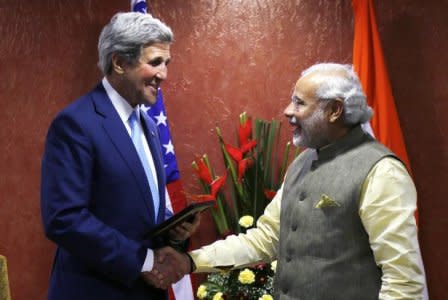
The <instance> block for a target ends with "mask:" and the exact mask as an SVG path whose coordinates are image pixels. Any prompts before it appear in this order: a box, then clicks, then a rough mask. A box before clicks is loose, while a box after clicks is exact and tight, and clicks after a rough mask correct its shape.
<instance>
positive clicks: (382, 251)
mask: <svg viewBox="0 0 448 300" xmlns="http://www.w3.org/2000/svg"><path fill="white" fill-rule="evenodd" d="M416 198H417V195H416V190H415V186H414V183H413V182H412V179H411V177H410V176H409V174H408V172H407V171H406V169H405V167H404V166H403V164H402V163H401V162H399V161H398V160H396V159H393V158H384V159H382V160H380V161H379V162H378V163H377V164H376V165H375V166H374V168H373V169H372V170H371V171H370V173H369V175H368V176H367V178H366V180H365V182H364V184H363V188H362V191H361V198H360V208H359V214H360V217H361V220H362V222H363V224H364V227H365V229H366V231H367V233H368V235H369V241H370V246H371V248H372V251H373V254H374V256H375V261H376V263H377V265H378V266H379V267H380V268H381V269H382V271H383V276H382V286H381V291H380V294H379V299H382V300H386V299H387V300H389V299H401V300H403V299H412V300H418V299H425V297H424V295H425V293H426V290H425V273H424V268H423V263H422V259H421V255H420V248H419V244H418V238H417V226H416V223H415V218H414V212H415V210H416Z"/></svg>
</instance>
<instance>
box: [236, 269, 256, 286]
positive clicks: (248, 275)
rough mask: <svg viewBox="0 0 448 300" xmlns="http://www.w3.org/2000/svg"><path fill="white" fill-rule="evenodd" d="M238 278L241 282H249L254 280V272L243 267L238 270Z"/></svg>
mask: <svg viewBox="0 0 448 300" xmlns="http://www.w3.org/2000/svg"><path fill="white" fill-rule="evenodd" d="M238 280H239V281H240V282H241V283H242V284H251V283H253V282H255V274H254V272H252V271H251V270H249V269H244V270H243V271H241V272H240V275H239V276H238Z"/></svg>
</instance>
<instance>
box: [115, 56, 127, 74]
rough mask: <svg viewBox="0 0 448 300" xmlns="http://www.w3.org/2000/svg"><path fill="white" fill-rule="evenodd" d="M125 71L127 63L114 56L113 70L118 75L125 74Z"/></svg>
mask: <svg viewBox="0 0 448 300" xmlns="http://www.w3.org/2000/svg"><path fill="white" fill-rule="evenodd" d="M124 69H125V62H124V60H123V58H121V57H120V56H119V55H118V54H116V53H114V54H112V70H113V71H114V72H115V73H117V74H120V75H121V74H123V73H124Z"/></svg>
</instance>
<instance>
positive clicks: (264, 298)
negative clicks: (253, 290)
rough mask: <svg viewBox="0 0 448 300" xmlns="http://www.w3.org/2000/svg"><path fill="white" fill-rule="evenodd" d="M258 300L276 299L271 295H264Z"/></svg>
mask: <svg viewBox="0 0 448 300" xmlns="http://www.w3.org/2000/svg"><path fill="white" fill-rule="evenodd" d="M258 300H274V298H273V297H272V296H271V295H266V294H265V295H263V296H261V297H260V298H258Z"/></svg>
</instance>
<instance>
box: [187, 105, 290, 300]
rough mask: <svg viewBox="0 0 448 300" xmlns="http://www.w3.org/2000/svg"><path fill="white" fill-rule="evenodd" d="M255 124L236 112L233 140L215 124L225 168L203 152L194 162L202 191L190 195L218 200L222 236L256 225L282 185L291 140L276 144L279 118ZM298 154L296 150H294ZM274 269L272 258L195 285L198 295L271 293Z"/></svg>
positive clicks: (213, 297)
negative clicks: (218, 171) (214, 164)
mask: <svg viewBox="0 0 448 300" xmlns="http://www.w3.org/2000/svg"><path fill="white" fill-rule="evenodd" d="M254 124H255V130H254V132H252V120H251V118H250V117H248V116H247V114H246V113H242V114H241V115H240V118H239V126H238V145H237V146H234V145H231V144H229V143H227V142H226V141H224V139H223V136H222V133H221V129H220V128H219V127H218V128H216V133H217V135H218V140H219V144H220V148H221V151H222V154H223V159H224V165H225V172H224V173H223V174H220V175H217V174H215V172H214V169H213V167H212V166H211V164H210V161H209V159H208V156H207V155H203V156H202V157H201V158H199V159H196V160H195V161H194V162H193V163H192V166H193V168H194V169H195V170H196V173H197V175H198V178H199V182H200V184H201V186H202V188H203V192H204V194H202V195H194V196H192V198H193V199H194V200H196V201H205V200H215V201H216V205H215V207H214V208H212V209H211V210H210V211H211V214H212V217H213V220H214V222H215V224H216V229H217V232H218V234H219V235H220V236H221V237H225V236H227V235H229V234H233V233H235V234H238V233H241V232H245V231H246V230H248V229H249V228H251V227H253V226H254V225H255V220H257V219H258V217H259V216H260V215H261V214H262V213H263V211H264V209H265V207H266V205H267V204H268V203H269V202H270V201H271V200H272V198H273V197H274V196H275V191H277V190H278V189H279V188H280V185H281V184H282V181H283V177H284V174H285V170H286V167H287V164H288V161H289V156H290V148H291V145H290V142H288V143H286V145H285V147H284V149H283V151H282V152H281V149H280V145H279V144H280V143H279V141H280V129H281V123H280V122H278V121H275V120H272V121H265V120H261V119H256V120H255V122H254ZM280 154H282V156H281V155H280ZM297 154H298V150H297V151H296V152H295V154H294V156H296V155H297ZM224 186H225V187H226V188H227V189H224ZM228 198H230V200H229V201H228V200H227V199H228ZM274 273H275V262H273V263H271V264H259V265H256V266H254V267H251V268H247V269H244V270H231V271H230V272H221V273H214V274H210V275H208V277H207V280H206V282H204V283H203V284H201V285H200V286H199V288H198V290H197V297H198V298H199V299H210V300H218V299H262V300H269V299H273V298H272V296H271V295H272V289H273V286H272V283H273V277H274Z"/></svg>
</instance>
